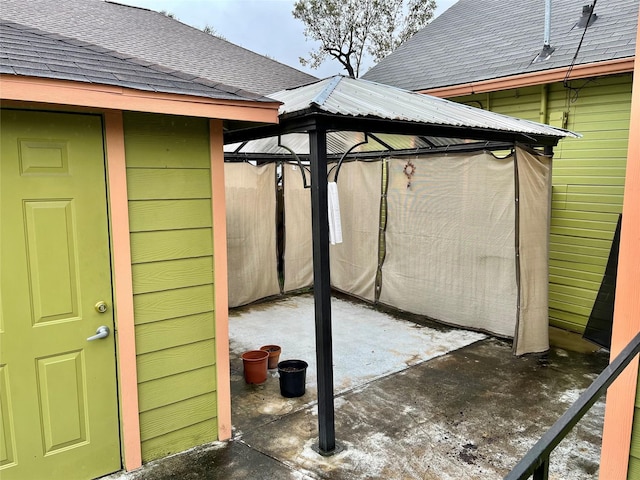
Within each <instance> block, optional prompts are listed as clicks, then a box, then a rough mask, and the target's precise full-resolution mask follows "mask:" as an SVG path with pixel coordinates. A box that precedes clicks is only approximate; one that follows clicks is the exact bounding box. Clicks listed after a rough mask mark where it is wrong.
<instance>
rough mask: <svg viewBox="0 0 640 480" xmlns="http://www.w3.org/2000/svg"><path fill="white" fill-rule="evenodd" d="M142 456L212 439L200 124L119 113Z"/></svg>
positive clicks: (208, 246) (204, 138)
mask: <svg viewBox="0 0 640 480" xmlns="http://www.w3.org/2000/svg"><path fill="white" fill-rule="evenodd" d="M124 120H125V122H124V125H125V149H126V161H127V188H128V195H129V215H130V219H129V220H130V230H131V255H132V271H133V272H132V273H133V293H134V313H135V325H136V326H135V331H136V350H137V371H138V382H139V387H138V388H139V403H140V429H141V437H142V459H143V461H144V462H148V461H150V460H153V459H156V458H160V457H163V456H166V455H169V454H172V453H175V452H179V451H182V450H185V449H187V448H190V447H193V446H195V445H200V444H203V443H207V442H210V441H213V440H216V439H217V419H216V416H217V406H216V369H215V358H216V357H215V354H216V352H215V321H214V301H213V299H214V285H213V256H212V255H213V240H212V238H213V237H212V230H211V227H212V226H211V177H210V175H211V172H210V160H209V131H208V123H207V121H206V120H200V119H192V118H185V117H170V116H166V115H152V114H134V113H128V114H125V117H124Z"/></svg>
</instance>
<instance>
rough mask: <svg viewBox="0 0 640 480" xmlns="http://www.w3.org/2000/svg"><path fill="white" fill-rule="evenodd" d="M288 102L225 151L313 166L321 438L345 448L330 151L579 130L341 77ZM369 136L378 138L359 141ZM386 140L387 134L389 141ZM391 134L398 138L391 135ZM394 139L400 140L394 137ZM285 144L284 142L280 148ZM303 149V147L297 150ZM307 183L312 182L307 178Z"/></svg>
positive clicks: (544, 137) (547, 143)
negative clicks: (339, 432)
mask: <svg viewBox="0 0 640 480" xmlns="http://www.w3.org/2000/svg"><path fill="white" fill-rule="evenodd" d="M269 96H270V97H271V98H273V99H274V100H279V101H281V102H282V105H281V106H280V115H279V122H280V123H279V124H277V125H262V126H257V127H253V128H244V129H242V128H240V129H237V130H234V131H228V132H226V133H225V137H224V143H225V145H226V146H225V152H227V153H233V154H236V155H242V154H243V153H253V154H258V155H261V158H263V159H267V158H268V157H269V156H271V155H273V154H276V153H278V152H283V151H286V152H289V153H295V154H296V155H298V154H308V160H309V164H310V170H311V223H312V228H313V295H314V302H315V326H316V327H315V334H316V357H317V368H318V372H317V374H318V375H317V377H318V430H319V435H318V437H319V438H318V445H317V450H318V452H319V453H320V454H321V455H332V454H334V453H336V452H337V451H339V450H340V448H339V447H338V446H337V445H336V439H335V416H334V403H333V347H332V342H333V341H332V333H331V328H332V327H331V283H330V276H329V226H328V211H327V156H328V155H331V154H342V155H343V156H344V155H345V154H346V153H348V152H351V151H354V152H358V150H357V149H360V152H366V151H372V150H374V151H375V150H377V151H378V152H380V153H381V154H383V153H388V152H390V151H395V150H397V149H398V148H394V146H393V145H396V146H397V147H399V149H401V150H408V149H410V148H413V149H419V148H423V149H424V148H425V145H426V148H428V149H431V150H433V151H439V150H447V149H449V148H459V147H460V146H465V145H468V144H469V143H471V144H472V148H474V149H482V148H485V145H489V144H491V145H500V146H502V147H504V146H506V145H513V144H515V143H516V142H519V143H523V144H526V145H529V146H531V147H544V150H545V153H547V154H549V155H551V154H552V153H553V146H554V145H556V144H557V143H558V141H559V140H560V139H562V138H565V137H574V138H576V137H579V135H578V134H575V133H573V132H570V131H568V130H563V129H559V128H555V127H551V126H548V125H543V124H540V123H536V122H530V121H527V120H520V119H516V118H512V117H507V116H505V115H499V114H496V113H492V112H488V111H485V110H480V109H477V108H474V107H470V106H467V105H461V104H458V103H454V102H450V101H448V100H443V99H439V98H434V97H430V96H427V95H422V94H417V93H413V92H408V91H405V90H401V89H399V88H396V87H390V86H387V85H381V84H378V83H374V82H370V81H366V80H362V79H354V78H349V77H343V76H335V77H330V78H327V79H325V80H321V81H318V82H315V83H312V84H309V85H305V86H302V87H298V88H295V89H292V90H283V91H281V92H278V93H275V94H272V95H269ZM363 139H365V140H371V139H372V140H373V141H369V142H368V143H366V144H364V145H358V144H359V142H361V141H362V140H363ZM385 139H387V141H385ZM392 140H393V141H392ZM394 142H395V143H394ZM279 145H284V146H285V147H286V148H282V147H280V146H279ZM296 150H297V151H296ZM305 183H306V182H305Z"/></svg>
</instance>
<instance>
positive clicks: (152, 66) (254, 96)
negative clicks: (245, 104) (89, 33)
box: [0, 2, 275, 102]
mask: <svg viewBox="0 0 640 480" xmlns="http://www.w3.org/2000/svg"><path fill="white" fill-rule="evenodd" d="M109 3H114V2H109ZM118 5H122V4H118ZM156 13H157V12H156ZM0 25H4V26H9V27H13V28H17V29H20V30H22V31H26V32H30V33H34V34H37V35H41V36H44V37H47V38H51V39H53V40H57V41H60V42H64V43H67V44H69V45H73V46H76V47H83V48H86V49H88V50H91V51H93V52H96V53H100V54H104V55H109V56H112V57H115V58H117V59H119V60H123V61H126V62H130V63H133V64H136V65H139V66H142V67H145V68H148V69H149V70H153V71H155V72H158V73H162V74H165V75H171V76H174V77H177V78H179V79H180V80H185V81H188V82H193V83H196V84H199V85H203V86H205V87H210V88H215V89H217V90H221V91H223V92H225V93H230V94H233V95H238V96H242V97H245V99H247V100H249V99H251V100H257V101H264V102H274V101H275V100H273V99H271V98H268V97H265V96H264V95H261V94H259V93H255V92H250V91H248V90H243V89H241V88H237V87H232V86H229V85H225V84H223V83H220V82H213V81H211V80H208V79H206V78H202V77H199V76H197V75H192V74H189V73H186V72H182V71H180V70H175V69H172V68H169V67H165V66H162V65H158V64H156V63H153V62H150V61H148V60H144V59H141V58H138V57H135V56H132V55H127V54H125V53H122V52H119V51H117V50H113V49H110V48H105V47H102V46H100V45H96V44H94V43H90V42H87V41H85V40H79V39H77V38H73V37H68V36H66V35H62V34H59V33H54V32H49V31H46V30H42V29H40V28H36V27H32V26H29V25H24V24H22V23H17V22H13V21H11V20H5V19H0ZM203 33H204V32H203ZM205 35H206V34H205Z"/></svg>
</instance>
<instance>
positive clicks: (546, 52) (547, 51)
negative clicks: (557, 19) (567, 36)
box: [533, 0, 555, 62]
mask: <svg viewBox="0 0 640 480" xmlns="http://www.w3.org/2000/svg"><path fill="white" fill-rule="evenodd" d="M554 50H555V48H553V47H552V46H551V0H545V2H544V44H543V46H542V51H541V52H540V53H539V54H538V56H537V57H536V58H534V59H533V61H534V62H542V61H544V60H547V59H548V58H549V57H550V56H551V54H552V53H553V51H554Z"/></svg>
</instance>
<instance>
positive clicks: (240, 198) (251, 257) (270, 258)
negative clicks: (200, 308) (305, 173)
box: [224, 163, 280, 307]
mask: <svg viewBox="0 0 640 480" xmlns="http://www.w3.org/2000/svg"><path fill="white" fill-rule="evenodd" d="M275 172H276V166H275V164H273V163H271V164H267V165H263V166H260V167H255V166H253V165H250V164H248V163H225V165H224V175H225V194H226V195H225V196H226V202H227V255H228V261H227V262H228V271H229V306H230V307H237V306H239V305H245V304H247V303H251V302H254V301H256V300H259V299H261V298H265V297H269V296H271V295H277V294H279V293H280V285H279V283H278V263H277V262H278V260H277V246H276V195H275V185H276V177H275Z"/></svg>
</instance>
